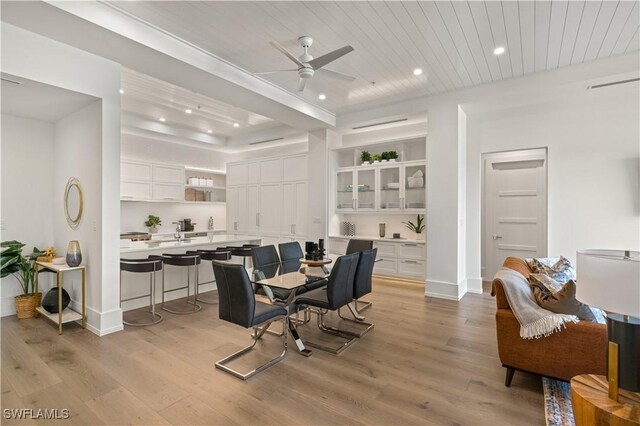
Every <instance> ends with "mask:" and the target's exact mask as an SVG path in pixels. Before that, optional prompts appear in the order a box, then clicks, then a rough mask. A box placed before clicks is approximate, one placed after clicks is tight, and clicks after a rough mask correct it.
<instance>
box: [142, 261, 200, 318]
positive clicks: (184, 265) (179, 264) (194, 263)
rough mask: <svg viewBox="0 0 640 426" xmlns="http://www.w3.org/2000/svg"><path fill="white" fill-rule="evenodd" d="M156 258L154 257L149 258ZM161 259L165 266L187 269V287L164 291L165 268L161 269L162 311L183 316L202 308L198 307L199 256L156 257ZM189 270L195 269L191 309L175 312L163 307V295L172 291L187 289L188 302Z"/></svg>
mask: <svg viewBox="0 0 640 426" xmlns="http://www.w3.org/2000/svg"><path fill="white" fill-rule="evenodd" d="M149 257H156V256H149ZM157 257H160V258H162V259H163V262H164V264H165V266H166V265H171V266H175V267H178V268H186V269H187V285H186V286H184V287H178V288H172V289H171V290H165V288H164V271H165V269H166V268H163V269H162V309H163V310H165V311H167V312H171V313H172V314H178V315H184V314H193V313H195V312H198V311H200V310H201V309H202V306H200V305H198V303H197V300H198V265H200V262H201V258H200V255H199V254H187V253H184V254H166V253H163V254H162V256H157ZM191 268H194V269H195V283H196V284H195V286H194V287H195V289H194V298H193V300H194V302H193V309H192V310H187V311H176V310H173V309H169V308H167V307H166V306H164V304H165V301H164V295H165V293H170V292H172V291H178V290H184V289H185V288H186V289H187V303H188V302H189V290H190V287H191Z"/></svg>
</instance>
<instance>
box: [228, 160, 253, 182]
mask: <svg viewBox="0 0 640 426" xmlns="http://www.w3.org/2000/svg"><path fill="white" fill-rule="evenodd" d="M248 170H249V169H248V165H247V164H243V163H236V164H229V165H228V166H227V185H229V186H233V185H242V184H246V183H248V179H249V171H248Z"/></svg>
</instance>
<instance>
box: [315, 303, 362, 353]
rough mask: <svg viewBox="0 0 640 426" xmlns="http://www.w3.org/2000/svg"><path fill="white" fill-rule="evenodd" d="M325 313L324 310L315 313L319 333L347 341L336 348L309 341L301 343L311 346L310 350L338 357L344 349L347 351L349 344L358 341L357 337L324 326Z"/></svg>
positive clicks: (354, 334) (353, 334) (347, 332)
mask: <svg viewBox="0 0 640 426" xmlns="http://www.w3.org/2000/svg"><path fill="white" fill-rule="evenodd" d="M326 312H327V311H326V310H324V309H320V310H318V311H317V312H316V313H317V314H318V315H317V319H318V320H317V324H318V329H320V331H323V332H325V333H329V334H332V335H334V336H339V337H342V338H344V339H347V340H346V341H345V342H343V343H342V344H341V345H340V346H339V347H337V348H335V347H331V346H327V345H324V344H322V343H318V342H313V341H310V340H303V343H304V344H305V345H308V346H311V347H312V348H316V349H320V350H323V351H325V352H329V353H332V354H334V355H340V354H341V353H342V352H343V351H344V350H345V349H347V348H348V347H349V346H351V344H352V343H353V342H355V341H356V340H357V339H358V335H357V334H356V333H351V332H349V331H344V330H339V329H337V328H335V327H331V326H328V325H327V324H325V322H324V316H325V315H326Z"/></svg>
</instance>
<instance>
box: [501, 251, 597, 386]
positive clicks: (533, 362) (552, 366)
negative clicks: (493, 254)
mask: <svg viewBox="0 0 640 426" xmlns="http://www.w3.org/2000/svg"><path fill="white" fill-rule="evenodd" d="M503 267H505V268H509V269H513V270H515V271H518V272H520V273H521V274H523V275H524V276H525V277H526V278H529V274H530V273H531V269H529V266H528V265H527V263H526V262H525V261H524V260H522V259H518V258H514V257H509V258H507V259H506V260H505V261H504V264H503ZM507 285H509V282H503V281H502V280H501V279H494V280H493V294H494V295H495V296H496V303H497V307H498V309H497V310H496V332H497V336H498V353H499V355H500V361H501V362H502V365H503V366H504V367H506V369H507V373H506V378H505V386H510V385H511V380H512V379H513V374H514V372H515V370H520V371H526V372H530V373H535V374H540V375H541V376H546V377H551V378H555V379H561V380H566V381H569V380H571V378H572V377H573V376H577V375H579V374H600V375H606V359H607V326H606V325H605V324H597V323H593V322H589V321H580V322H579V323H577V324H575V323H567V327H566V328H565V329H562V330H561V331H559V332H555V333H553V334H551V335H550V336H548V337H542V338H540V339H522V338H521V337H520V323H519V322H518V320H517V319H516V317H515V316H514V315H513V312H512V311H511V307H510V306H509V302H508V301H507V297H506V296H505V293H504V289H503V286H507ZM578 285H580V284H579V283H578Z"/></svg>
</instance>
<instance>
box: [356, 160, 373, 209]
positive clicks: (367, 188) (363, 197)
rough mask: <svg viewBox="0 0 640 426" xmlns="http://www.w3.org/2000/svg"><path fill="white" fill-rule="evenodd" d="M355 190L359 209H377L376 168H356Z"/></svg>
mask: <svg viewBox="0 0 640 426" xmlns="http://www.w3.org/2000/svg"><path fill="white" fill-rule="evenodd" d="M356 185H357V186H356V187H354V188H353V191H354V192H355V199H356V208H357V209H358V210H375V209H376V169H375V168H358V169H356Z"/></svg>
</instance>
